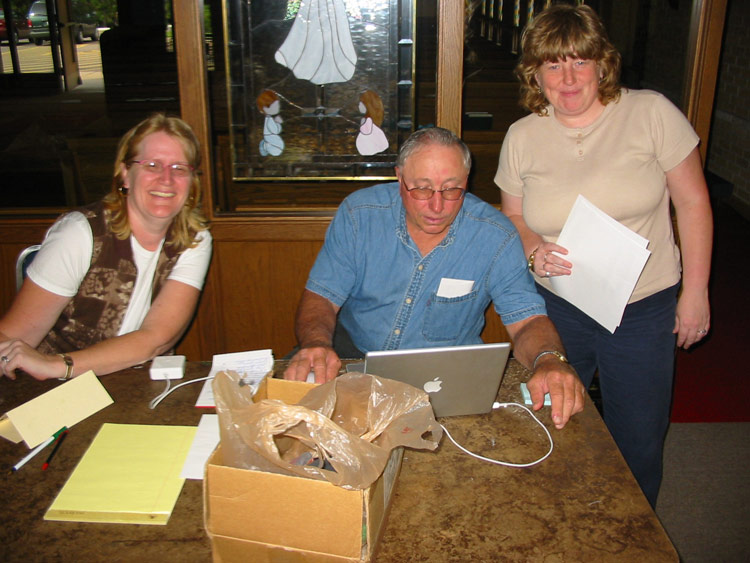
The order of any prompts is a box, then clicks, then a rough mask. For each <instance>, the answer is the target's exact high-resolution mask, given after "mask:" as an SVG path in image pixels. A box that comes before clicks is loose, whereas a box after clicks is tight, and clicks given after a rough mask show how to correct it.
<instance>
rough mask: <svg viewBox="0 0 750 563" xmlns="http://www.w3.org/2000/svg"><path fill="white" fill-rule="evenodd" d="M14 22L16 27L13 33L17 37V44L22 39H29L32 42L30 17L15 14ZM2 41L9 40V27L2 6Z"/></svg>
mask: <svg viewBox="0 0 750 563" xmlns="http://www.w3.org/2000/svg"><path fill="white" fill-rule="evenodd" d="M13 23H14V25H15V29H14V30H13V35H14V36H15V39H16V44H18V41H19V40H20V39H28V40H29V43H31V21H30V20H29V18H27V17H24V16H21V15H19V14H15V13H14V14H13ZM0 41H8V27H7V25H6V24H5V12H4V11H3V9H2V8H0Z"/></svg>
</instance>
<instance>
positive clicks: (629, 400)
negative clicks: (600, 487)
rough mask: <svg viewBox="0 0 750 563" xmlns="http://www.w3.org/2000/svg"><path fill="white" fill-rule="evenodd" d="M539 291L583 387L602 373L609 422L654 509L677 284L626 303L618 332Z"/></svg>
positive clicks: (666, 420)
mask: <svg viewBox="0 0 750 563" xmlns="http://www.w3.org/2000/svg"><path fill="white" fill-rule="evenodd" d="M537 289H538V290H539V293H541V294H542V296H543V297H544V300H545V302H546V304H547V314H548V315H549V317H550V319H551V320H552V322H553V323H554V324H555V326H556V327H557V330H558V332H559V333H560V337H561V338H562V341H563V344H564V346H565V350H566V352H567V356H568V359H569V360H570V363H571V364H572V365H573V367H574V368H575V369H576V371H577V372H578V375H579V377H580V378H581V381H582V382H583V385H584V386H585V387H586V388H588V387H589V385H590V384H591V381H592V379H593V378H594V373H595V372H596V371H597V370H598V371H599V386H600V388H601V394H602V406H603V410H604V422H605V424H606V425H607V428H608V429H609V431H610V433H611V434H612V437H613V438H614V440H615V443H616V444H617V447H618V448H619V449H620V452H621V453H622V455H623V457H624V458H625V461H626V462H627V464H628V466H629V467H630V470H631V471H632V472H633V475H634V476H635V478H636V480H637V481H638V484H639V485H640V487H641V490H643V493H644V494H645V495H646V498H647V499H648V501H649V503H651V506H652V507H653V506H655V505H656V497H657V495H658V493H659V486H660V485H661V478H662V454H663V449H664V438H665V436H666V434H667V427H668V426H669V413H670V407H671V402H672V381H673V379H674V359H675V342H676V340H675V338H676V337H675V335H674V334H673V333H672V330H673V329H674V322H675V309H676V306H677V291H678V289H679V284H678V285H675V286H673V287H670V288H668V289H665V290H662V291H660V292H658V293H655V294H654V295H651V296H649V297H646V298H645V299H641V300H640V301H636V302H635V303H631V304H630V305H628V306H627V307H626V308H625V314H624V315H623V319H622V322H621V324H620V326H619V327H618V328H617V330H615V333H614V334H610V332H609V331H608V330H606V329H605V328H603V327H602V326H601V325H600V324H599V323H597V322H596V321H594V320H593V319H592V318H591V317H589V316H588V315H586V314H585V313H583V312H582V311H581V310H580V309H578V308H577V307H574V306H573V305H571V304H570V303H568V302H567V301H565V300H564V299H561V298H560V297H558V296H556V295H555V294H553V293H551V292H549V291H547V290H546V289H545V288H543V287H541V286H539V285H537Z"/></svg>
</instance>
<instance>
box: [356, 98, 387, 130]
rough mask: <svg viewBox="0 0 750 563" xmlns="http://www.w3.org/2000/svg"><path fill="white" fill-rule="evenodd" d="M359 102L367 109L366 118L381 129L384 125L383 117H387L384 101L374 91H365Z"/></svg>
mask: <svg viewBox="0 0 750 563" xmlns="http://www.w3.org/2000/svg"><path fill="white" fill-rule="evenodd" d="M359 101H360V102H362V104H364V106H365V109H366V110H367V111H366V113H365V117H369V118H370V119H372V122H373V123H374V124H375V125H377V126H378V127H380V125H381V124H382V123H383V116H384V115H385V109H384V108H383V100H381V99H380V96H378V95H377V93H376V92H374V91H372V90H365V91H364V92H362V93H361V94H360V95H359Z"/></svg>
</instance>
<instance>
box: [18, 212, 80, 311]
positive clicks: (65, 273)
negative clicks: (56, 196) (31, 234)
mask: <svg viewBox="0 0 750 563" xmlns="http://www.w3.org/2000/svg"><path fill="white" fill-rule="evenodd" d="M93 250H94V237H93V235H92V233H91V227H90V226H89V222H88V220H87V219H86V217H84V215H83V214H82V213H80V212H78V211H73V212H71V213H68V214H66V215H64V216H62V217H61V218H60V219H58V220H57V221H56V222H55V224H54V225H52V226H51V227H50V228H49V230H48V231H47V234H46V235H45V237H44V242H43V243H42V247H41V248H40V249H39V252H38V253H37V254H36V256H35V257H34V260H33V262H32V263H31V264H30V265H29V268H28V270H27V271H26V275H27V276H28V277H29V278H30V279H31V281H33V282H34V283H35V284H37V285H38V286H39V287H41V288H42V289H46V290H47V291H49V292H51V293H55V294H56V295H62V296H63V297H73V296H74V295H76V294H77V293H78V288H79V286H80V285H81V282H82V281H83V278H84V277H85V276H86V273H87V272H88V271H89V267H90V266H91V253H92V252H93Z"/></svg>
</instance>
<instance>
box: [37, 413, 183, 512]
mask: <svg viewBox="0 0 750 563" xmlns="http://www.w3.org/2000/svg"><path fill="white" fill-rule="evenodd" d="M195 431H196V427H194V426H151V425H142V424H104V425H102V427H101V429H100V430H99V433H98V434H97V435H96V437H95V438H94V441H93V442H92V443H91V446H89V449H88V450H87V451H86V453H85V454H84V455H83V458H81V461H80V462H79V463H78V465H77V466H76V468H75V470H74V471H73V474H72V475H71V476H70V478H69V479H68V481H67V483H65V486H64V487H63V488H62V490H61V491H60V494H59V495H57V498H56V499H55V501H54V502H53V503H52V506H50V508H49V510H47V513H46V514H45V515H44V519H45V520H66V521H72V522H111V523H120V524H161V525H164V524H166V523H167V521H168V520H169V516H170V514H171V513H172V509H173V508H174V505H175V502H177V497H178V496H179V495H180V491H181V490H182V485H183V483H184V481H185V480H184V479H182V478H181V477H180V472H181V470H182V466H183V464H184V463H185V458H186V457H187V454H188V450H189V449H190V445H191V443H192V441H193V437H194V436H195Z"/></svg>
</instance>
